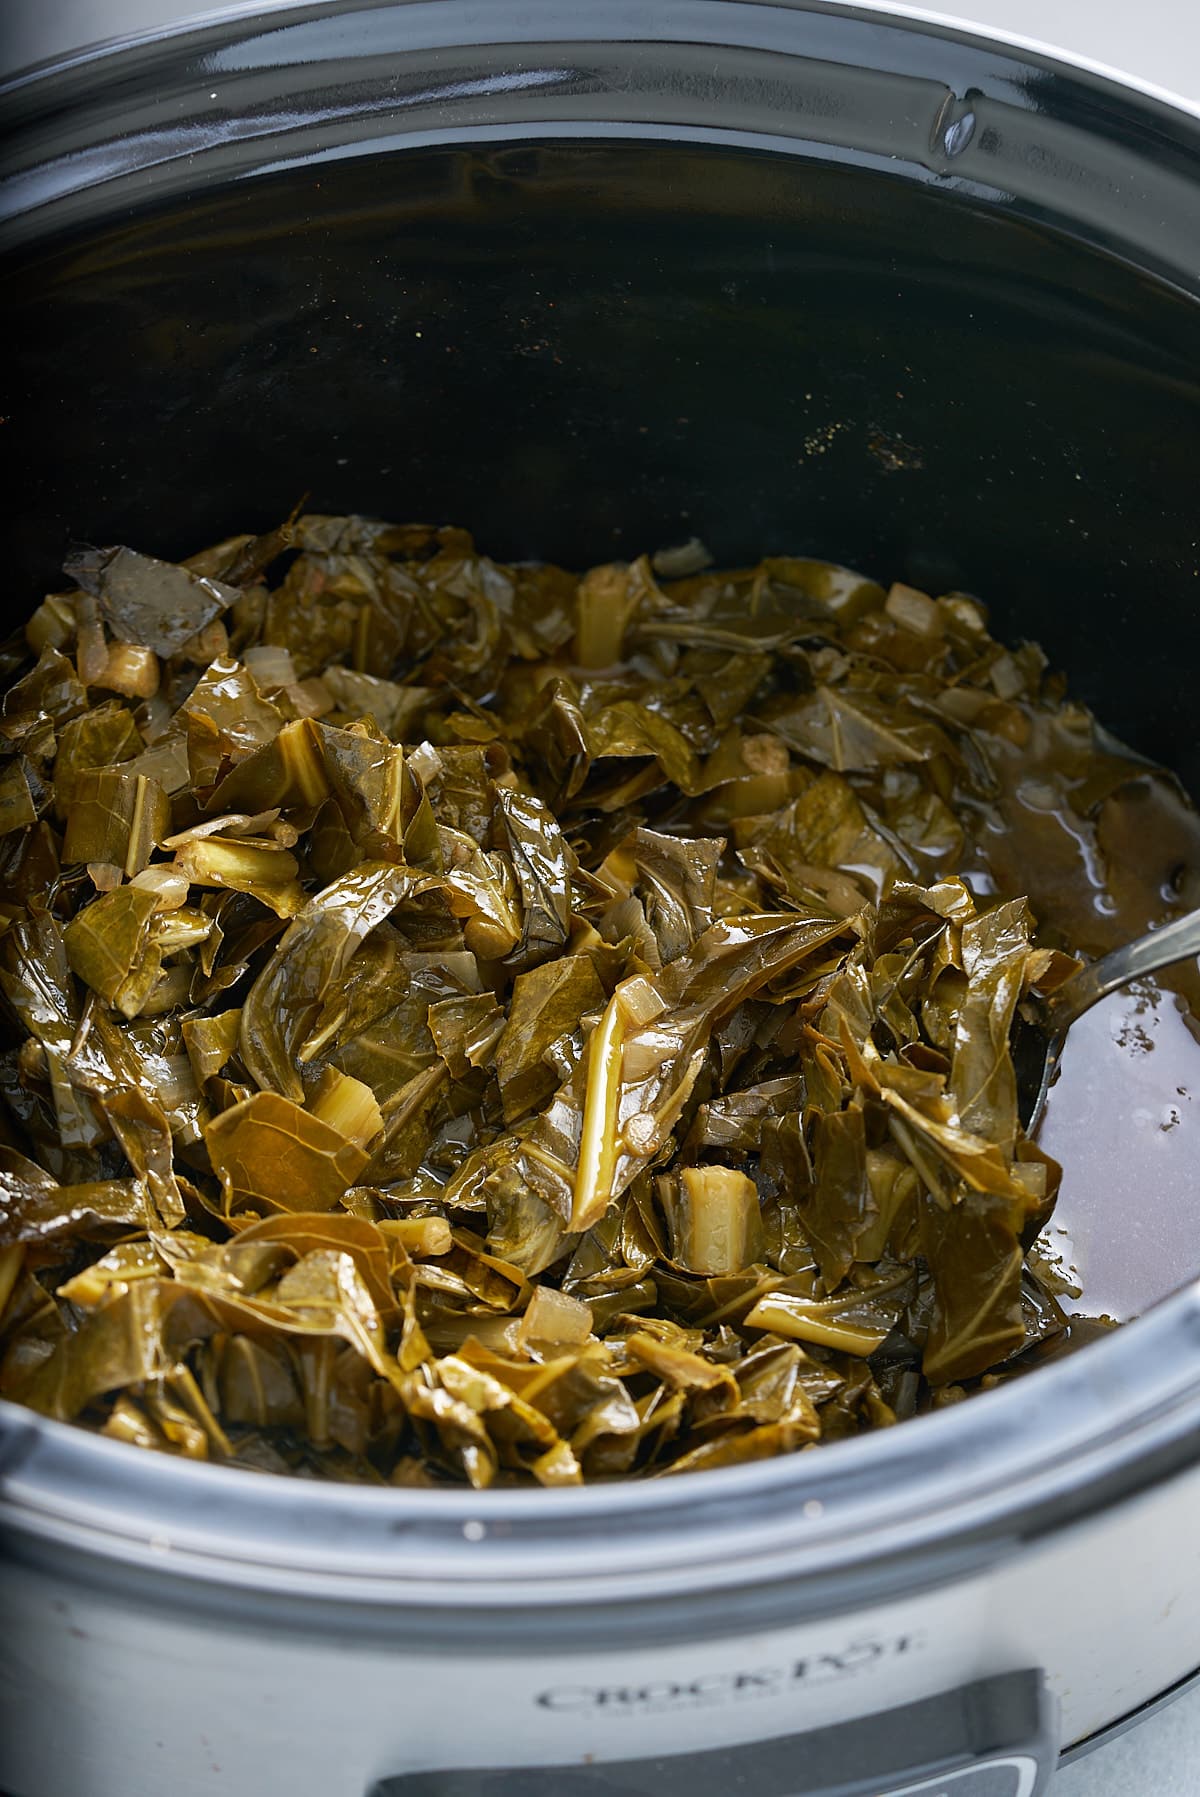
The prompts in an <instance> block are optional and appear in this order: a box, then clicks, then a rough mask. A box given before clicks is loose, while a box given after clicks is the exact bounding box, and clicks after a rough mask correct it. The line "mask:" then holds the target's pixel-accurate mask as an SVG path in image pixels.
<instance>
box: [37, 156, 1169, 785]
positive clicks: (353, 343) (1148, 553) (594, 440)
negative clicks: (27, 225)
mask: <svg viewBox="0 0 1200 1797" xmlns="http://www.w3.org/2000/svg"><path fill="white" fill-rule="evenodd" d="M3 291H4V313H5V316H4V330H5V341H6V342H7V343H8V344H10V345H12V346H14V351H15V353H14V356H13V360H12V362H10V366H9V369H8V373H7V377H6V379H5V383H4V384H5V386H6V388H7V395H6V403H5V406H4V408H3V409H4V411H5V413H6V415H7V422H6V424H5V426H4V429H5V435H6V437H7V439H8V441H9V442H10V444H11V445H12V446H13V447H14V448H15V450H16V456H15V458H14V462H13V463H12V464H10V475H9V483H10V484H9V499H10V507H11V524H10V535H9V537H8V542H9V544H10V547H11V548H13V549H15V552H16V554H15V565H13V566H12V568H11V572H10V578H9V579H8V580H7V581H6V592H7V600H6V604H7V605H8V606H9V607H10V608H11V609H12V612H13V614H14V621H15V614H16V613H18V612H20V611H21V610H23V609H24V608H25V607H26V606H27V604H28V602H29V599H30V597H31V592H33V593H35V592H36V590H37V589H38V588H39V587H45V586H46V585H47V584H48V583H49V584H53V583H54V581H55V569H56V565H57V562H58V560H59V558H60V556H61V552H62V550H63V548H64V547H65V546H66V544H67V543H68V541H70V540H72V539H78V538H84V539H88V540H92V541H99V542H111V541H115V540H128V541H132V542H135V543H136V544H137V545H138V546H140V547H143V548H145V549H148V550H152V551H158V552H161V553H163V554H167V555H176V554H184V553H187V552H188V551H189V550H191V549H193V548H195V547H198V546H199V545H200V544H201V543H203V542H204V541H206V540H208V539H211V538H213V537H215V536H219V535H222V534H225V533H226V532H228V531H231V530H235V529H239V528H247V527H251V528H252V527H261V526H267V525H269V524H271V523H272V522H275V521H276V520H277V519H278V517H279V516H280V515H282V514H283V513H285V512H286V511H287V510H288V509H289V508H290V507H291V505H292V504H293V503H294V502H295V501H296V500H297V499H298V498H299V497H300V496H301V495H302V494H304V493H306V492H307V493H308V494H309V496H310V499H309V503H310V505H311V506H312V507H314V508H317V509H322V510H339V509H357V510H362V511H367V512H373V513H378V514H382V515H386V516H391V517H396V518H409V517H420V518H425V519H433V520H454V521H457V522H463V523H466V524H469V525H470V526H471V527H472V528H473V529H474V530H475V533H476V536H477V538H478V540H479V542H480V543H481V545H482V546H483V547H484V548H486V549H487V550H489V551H491V552H492V553H495V554H497V555H501V556H548V557H552V558H556V559H560V560H563V561H566V562H568V563H575V564H582V563H584V562H586V561H588V560H592V559H598V558H605V557H611V556H620V555H624V554H629V555H632V554H634V553H636V552H637V551H639V550H641V549H643V548H647V547H649V548H653V547H656V546H658V545H662V544H665V543H671V542H676V541H679V540H680V539H682V538H686V537H688V536H690V535H692V534H693V533H695V534H698V535H700V536H702V537H703V538H704V540H705V541H706V543H708V544H709V546H710V547H711V549H712V550H713V551H714V553H715V554H716V555H717V557H718V558H719V559H721V560H722V561H736V560H738V559H742V558H746V557H754V556H757V555H758V554H760V553H761V552H763V551H764V550H783V549H793V550H799V551H807V552H812V553H817V554H822V555H826V556H829V557H831V558H834V559H838V560H845V561H849V562H851V563H854V564H856V565H859V566H862V567H863V568H865V569H867V570H868V571H869V572H871V573H872V574H874V575H877V576H878V577H880V578H882V579H885V580H886V579H888V578H890V577H895V576H901V577H904V578H907V579H909V580H911V581H913V582H915V583H916V584H918V585H922V586H927V587H931V588H933V589H934V590H944V589H945V588H947V587H950V586H964V587H967V588H969V589H970V590H972V591H974V592H976V593H978V594H980V595H981V596H982V597H984V598H985V599H986V600H987V601H988V602H989V604H990V605H991V607H992V611H993V616H994V619H995V621H996V624H997V627H998V628H999V629H1000V630H1001V631H1002V632H1005V633H1007V634H1009V635H1013V636H1019V635H1033V636H1036V637H1038V638H1039V639H1040V640H1041V641H1042V642H1043V643H1044V644H1045V646H1046V648H1047V650H1048V651H1049V653H1050V654H1051V657H1052V659H1053V660H1054V661H1055V662H1056V663H1057V664H1060V665H1064V666H1066V667H1068V668H1069V669H1070V671H1071V676H1072V685H1073V688H1074V690H1076V691H1077V692H1079V693H1080V694H1081V696H1083V697H1085V698H1086V699H1088V700H1089V701H1090V702H1092V703H1094V704H1095V705H1096V706H1097V708H1098V709H1099V710H1100V711H1101V713H1102V715H1103V716H1104V717H1105V719H1106V721H1108V722H1109V723H1110V724H1111V725H1112V727H1113V728H1114V729H1116V730H1117V731H1119V732H1120V733H1121V734H1123V735H1124V736H1125V737H1126V738H1127V739H1128V740H1130V741H1131V742H1133V743H1134V744H1135V745H1136V746H1138V747H1139V748H1141V749H1142V750H1144V751H1145V752H1147V753H1149V754H1152V755H1155V756H1159V757H1162V758H1164V759H1166V760H1168V761H1169V762H1170V763H1171V764H1172V765H1174V766H1175V767H1177V768H1178V769H1179V770H1180V771H1181V772H1182V773H1183V775H1184V777H1185V778H1186V779H1187V780H1188V782H1189V784H1190V785H1191V787H1192V789H1193V790H1194V791H1195V790H1200V744H1198V738H1200V732H1198V730H1197V727H1196V723H1195V718H1196V707H1195V691H1196V685H1197V679H1198V677H1200V579H1198V576H1197V569H1198V567H1200V551H1198V550H1197V546H1196V545H1197V508H1196V497H1195V470H1196V466H1197V449H1198V448H1200V358H1198V356H1197V349H1198V347H1200V331H1198V324H1200V308H1198V306H1197V302H1196V301H1195V300H1194V299H1192V298H1190V297H1188V296H1185V295H1182V294H1180V293H1178V292H1176V291H1173V290H1171V289H1169V288H1167V287H1166V286H1164V285H1162V284H1159V283H1157V282H1155V281H1152V280H1150V279H1149V278H1147V277H1146V276H1144V275H1141V274H1139V273H1138V272H1136V271H1135V270H1132V269H1130V268H1128V267H1126V266H1124V265H1123V264H1122V263H1121V262H1120V261H1119V260H1117V259H1116V258H1113V257H1109V256H1106V255H1103V254H1101V253H1099V252H1097V251H1096V250H1094V249H1091V248H1084V247H1082V246H1080V245H1077V244H1073V243H1072V242H1071V241H1069V240H1068V239H1066V238H1065V237H1063V236H1061V235H1056V234H1054V233H1051V232H1050V231H1048V230H1043V229H1041V228H1039V227H1038V226H1036V225H1034V224H1031V223H1029V222H1022V221H1019V220H1016V219H1013V218H1011V217H1007V216H1005V215H1004V214H1003V213H1002V212H1001V211H999V210H997V209H996V208H995V207H994V206H985V205H984V204H983V203H982V202H975V201H973V200H971V199H969V198H965V197H963V196H962V195H961V194H952V193H948V192H946V191H944V190H943V191H939V190H937V189H936V188H932V187H930V186H923V187H917V186H914V185H912V184H911V183H909V182H906V181H904V180H902V179H900V178H893V177H889V176H887V175H883V174H880V173H878V172H872V171H870V170H868V169H864V168H854V167H847V166H836V165H833V164H830V163H824V162H817V161H812V160H808V159H805V158H802V157H793V156H786V157H785V156H775V155H771V154H768V153H766V152H736V153H735V152H733V151H729V150H722V149H719V148H713V147H700V146H687V145H669V144H665V143H657V144H656V143H640V144H621V143H612V142H608V143H599V142H590V143H580V144H571V143H564V142H557V143H553V144H551V143H542V144H533V143H530V144H527V145H508V146H496V147H487V146H483V147H478V148H474V149H470V150H444V149H439V150H409V151H406V152H405V153H403V154H401V155H391V156H381V157H376V158H372V159H369V160H366V159H352V160H347V161H344V162H332V163H327V164H325V165H324V166H322V167H321V168H319V169H315V170H307V171H299V172H295V173H292V174H288V175H286V176H284V175H279V176H260V177H258V178H256V179H255V180H254V181H252V182H246V183H242V184H240V185H239V186H237V187H230V188H227V189H225V190H224V191H218V192H215V193H213V192H210V193H208V194H207V195H206V196H205V197H204V198H203V199H201V200H199V201H197V202H196V203H194V204H191V205H188V206H186V207H180V208H179V209H178V210H175V211H165V212H161V211H160V212H159V213H157V214H155V215H153V216H149V217H138V216H130V215H127V214H126V215H122V216H120V217H118V218H115V219H114V218H111V217H110V218H108V219H106V220H105V221H104V222H103V223H102V224H100V225H98V226H97V227H96V229H95V231H94V232H93V234H92V235H90V236H76V237H75V238H74V239H73V240H72V241H71V242H70V243H67V244H59V245H58V246H57V247H55V248H52V249H49V250H42V251H40V252H37V253H34V252H31V251H26V252H24V253H23V254H22V256H21V258H20V261H19V264H18V265H17V266H16V267H15V268H14V269H12V270H10V271H9V272H8V273H7V275H6V277H5V279H4V283H3Z"/></svg>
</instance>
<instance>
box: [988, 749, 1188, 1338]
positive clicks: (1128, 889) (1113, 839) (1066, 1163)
mask: <svg viewBox="0 0 1200 1797" xmlns="http://www.w3.org/2000/svg"><path fill="white" fill-rule="evenodd" d="M1055 734H1056V735H1057V734H1058V733H1057V732H1056V733H1055ZM1039 747H1041V748H1042V753H1043V754H1045V755H1046V758H1047V765H1049V764H1050V761H1051V759H1053V760H1054V761H1055V763H1056V765H1057V767H1058V768H1059V770H1060V771H1061V767H1062V761H1061V749H1062V739H1061V737H1060V738H1059V741H1058V743H1057V744H1055V745H1048V744H1047V745H1039ZM1056 751H1057V753H1056ZM1123 753H1124V752H1123V751H1121V750H1119V749H1118V747H1117V745H1115V744H1114V745H1113V760H1114V762H1116V761H1117V760H1118V759H1119V758H1120V757H1121V756H1122V755H1123ZM1037 759H1038V756H1037V754H1036V753H1035V755H1034V756H1033V757H1032V758H1031V757H1030V754H1029V750H1028V748H1027V749H1026V750H1024V751H1023V752H1022V754H1021V761H1020V769H1019V772H1018V771H1017V768H1016V759H1015V757H1014V759H1013V768H1012V771H1013V773H1014V774H1015V779H1014V780H1013V782H1012V783H1011V784H1006V786H1005V789H1004V790H1003V791H1002V793H1001V794H1000V796H999V798H998V801H997V805H996V813H995V816H994V817H993V819H992V820H991V822H990V826H989V829H988V832H987V837H986V854H987V861H988V865H989V870H990V872H991V874H992V877H993V878H994V879H995V880H996V884H997V886H998V888H999V889H1000V890H1001V891H1007V890H1010V889H1011V890H1017V889H1019V890H1024V891H1028V893H1029V896H1030V899H1031V901H1032V904H1033V907H1034V912H1035V914H1036V915H1037V917H1038V918H1039V920H1040V921H1041V923H1042V925H1043V929H1044V931H1045V932H1046V933H1053V935H1054V936H1061V938H1062V939H1063V940H1064V941H1066V942H1068V943H1069V944H1070V945H1071V946H1072V947H1073V948H1076V949H1079V950H1082V951H1084V952H1086V953H1088V954H1090V955H1095V956H1099V955H1103V954H1106V953H1107V952H1108V951H1109V950H1110V949H1112V948H1116V947H1118V946H1119V945H1120V944H1121V943H1122V942H1125V941H1128V940H1129V939H1130V938H1131V937H1134V936H1138V935H1141V934H1142V933H1143V932H1144V931H1145V930H1146V929H1147V928H1149V927H1150V925H1151V924H1152V923H1154V922H1157V921H1160V920H1161V919H1162V917H1163V908H1164V904H1166V905H1170V906H1172V907H1187V906H1190V905H1197V904H1200V816H1198V815H1197V813H1196V812H1195V810H1194V809H1193V808H1192V807H1191V806H1190V805H1189V804H1188V803H1187V801H1186V800H1185V799H1184V798H1183V797H1182V796H1181V795H1180V794H1179V792H1178V791H1177V790H1175V788H1174V787H1173V786H1172V785H1171V783H1170V782H1169V781H1168V780H1166V779H1164V778H1163V777H1162V776H1161V775H1159V774H1157V773H1151V772H1149V771H1147V770H1145V769H1141V770H1136V771H1135V772H1134V773H1133V777H1132V778H1131V779H1129V780H1128V781H1127V782H1126V783H1124V784H1122V785H1120V786H1118V787H1117V788H1116V789H1115V790H1113V791H1112V792H1111V793H1110V794H1109V795H1108V796H1107V797H1105V798H1104V799H1103V801H1102V802H1101V803H1100V805H1099V806H1098V808H1097V809H1096V811H1095V812H1094V814H1093V815H1092V816H1090V817H1088V818H1083V817H1081V816H1080V815H1079V813H1078V812H1077V811H1076V810H1075V809H1074V808H1073V807H1068V806H1067V805H1066V804H1065V803H1062V802H1061V800H1060V801H1059V802H1057V803H1056V802H1055V794H1054V792H1053V790H1052V789H1051V787H1050V785H1049V783H1046V784H1043V783H1042V782H1041V781H1040V780H1039V779H1038V768H1037ZM1106 759H1107V757H1106ZM973 883H974V882H973ZM1038 1140H1039V1142H1040V1143H1041V1146H1042V1147H1043V1148H1045V1149H1046V1150H1047V1152H1048V1153H1049V1154H1052V1155H1053V1156H1054V1158H1055V1159H1056V1160H1058V1161H1060V1162H1061V1163H1062V1167H1063V1183H1062V1191H1061V1194H1060V1196H1059V1200H1058V1204H1057V1207H1056V1209H1055V1212H1054V1216H1053V1217H1052V1218H1051V1221H1050V1223H1049V1225H1048V1227H1047V1229H1046V1231H1045V1233H1044V1236H1043V1243H1044V1245H1045V1248H1046V1249H1047V1250H1048V1251H1049V1255H1050V1258H1051V1259H1052V1261H1054V1262H1056V1263H1057V1264H1058V1265H1059V1266H1060V1267H1061V1269H1062V1272H1063V1274H1064V1275H1065V1287H1064V1289H1062V1290H1061V1291H1059V1292H1058V1294H1057V1295H1058V1298H1059V1303H1060V1304H1061V1305H1062V1306H1063V1308H1064V1310H1066V1311H1068V1312H1074V1313H1083V1314H1086V1315H1088V1316H1105V1317H1111V1318H1112V1319H1113V1320H1115V1321H1124V1320H1127V1319H1128V1318H1130V1317H1133V1316H1137V1315H1138V1314H1139V1313H1140V1312H1142V1311H1144V1310H1146V1309H1147V1307H1148V1306H1149V1305H1151V1304H1154V1303H1156V1302H1157V1301H1158V1300H1159V1299H1160V1298H1164V1297H1166V1296H1168V1295H1169V1293H1171V1292H1173V1291H1176V1290H1178V1288H1179V1287H1180V1286H1182V1285H1184V1284H1186V1283H1187V1281H1188V1280H1190V1279H1193V1278H1196V1277H1198V1276H1200V964H1198V963H1197V962H1195V961H1191V962H1183V963H1181V964H1180V965H1179V966H1178V967H1175V968H1170V969H1167V970H1165V971H1164V972H1163V973H1162V974H1160V975H1159V976H1158V977H1157V978H1156V979H1153V980H1142V981H1139V982H1137V984H1136V985H1134V986H1131V987H1128V988H1126V990H1124V991H1123V992H1115V993H1113V994H1112V995H1111V997H1109V998H1107V999H1105V1000H1104V1001H1103V1002H1102V1003H1100V1004H1098V1005H1097V1006H1096V1007H1095V1008H1094V1009H1093V1010H1092V1011H1089V1012H1088V1013H1087V1014H1086V1015H1085V1016H1083V1017H1082V1018H1080V1020H1079V1021H1078V1022H1077V1023H1076V1024H1074V1025H1073V1027H1072V1029H1071V1032H1070V1034H1069V1036H1068V1038H1067V1044H1066V1048H1065V1050H1064V1053H1063V1057H1062V1064H1061V1070H1060V1073H1059V1077H1058V1079H1057V1081H1056V1083H1055V1085H1054V1086H1053V1087H1052V1089H1051V1092H1050V1095H1049V1101H1048V1104H1047V1107H1046V1114H1045V1117H1044V1120H1043V1122H1042V1126H1041V1129H1040V1131H1039V1136H1038Z"/></svg>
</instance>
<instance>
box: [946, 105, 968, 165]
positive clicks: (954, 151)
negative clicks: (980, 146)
mask: <svg viewBox="0 0 1200 1797" xmlns="http://www.w3.org/2000/svg"><path fill="white" fill-rule="evenodd" d="M974 135H975V114H974V113H973V112H964V113H963V115H962V117H961V118H960V119H951V121H950V123H949V124H948V125H947V126H946V128H945V130H944V131H943V132H942V148H943V149H944V150H945V152H946V154H947V156H959V155H961V154H962V152H963V151H964V150H965V149H966V147H967V145H968V144H969V143H970V141H971V139H972V138H973V137H974Z"/></svg>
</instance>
